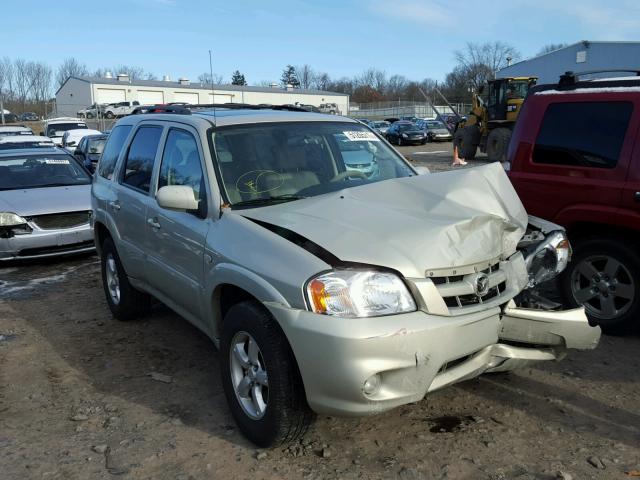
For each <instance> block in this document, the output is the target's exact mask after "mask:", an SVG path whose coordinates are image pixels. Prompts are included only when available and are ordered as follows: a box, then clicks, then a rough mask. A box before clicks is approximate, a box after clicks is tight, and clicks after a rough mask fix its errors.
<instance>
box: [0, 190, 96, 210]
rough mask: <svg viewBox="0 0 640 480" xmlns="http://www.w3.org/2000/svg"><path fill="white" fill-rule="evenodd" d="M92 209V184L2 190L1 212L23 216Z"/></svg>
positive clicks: (0, 196)
mask: <svg viewBox="0 0 640 480" xmlns="http://www.w3.org/2000/svg"><path fill="white" fill-rule="evenodd" d="M81 210H91V185H73V186H67V187H48V188H28V189H23V190H4V191H0V212H12V213H15V214H17V215H20V216H21V217H30V216H34V215H46V214H48V213H61V212H78V211H81Z"/></svg>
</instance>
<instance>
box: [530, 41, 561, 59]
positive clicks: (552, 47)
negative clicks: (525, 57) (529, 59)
mask: <svg viewBox="0 0 640 480" xmlns="http://www.w3.org/2000/svg"><path fill="white" fill-rule="evenodd" d="M568 45H569V44H568V43H550V44H548V45H545V46H544V47H542V48H541V49H540V51H539V52H538V53H536V57H539V56H540V55H544V54H545V53H550V52H554V51H556V50H560V49H561V48H564V47H566V46H568Z"/></svg>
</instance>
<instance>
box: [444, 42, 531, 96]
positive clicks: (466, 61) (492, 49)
mask: <svg viewBox="0 0 640 480" xmlns="http://www.w3.org/2000/svg"><path fill="white" fill-rule="evenodd" d="M454 55H455V59H456V62H457V64H458V66H459V67H461V68H462V69H461V70H459V73H462V72H465V71H466V75H467V78H468V81H469V83H470V84H471V86H472V87H473V88H476V89H477V88H478V87H479V86H480V85H482V84H484V83H485V82H486V81H487V80H490V79H492V78H494V76H495V72H496V71H498V70H500V69H501V68H503V67H506V66H507V64H508V63H509V61H512V60H518V59H519V58H520V53H519V52H518V51H517V50H516V49H515V48H514V47H512V46H511V45H507V44H506V43H502V42H492V43H491V42H488V43H479V44H478V43H470V42H469V43H467V46H466V47H465V49H464V50H458V51H456V52H454Z"/></svg>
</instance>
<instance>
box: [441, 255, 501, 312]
mask: <svg viewBox="0 0 640 480" xmlns="http://www.w3.org/2000/svg"><path fill="white" fill-rule="evenodd" d="M479 273H484V274H485V275H486V276H487V277H488V281H489V288H488V290H487V293H485V294H484V295H478V294H477V292H476V288H475V279H476V278H477V276H478V274H479ZM430 278H431V281H432V282H433V283H434V284H435V285H436V288H437V289H438V293H440V295H441V296H442V299H443V300H444V303H445V304H446V305H447V307H448V308H449V311H450V312H451V313H455V312H460V313H462V311H463V310H464V309H465V308H467V307H472V306H475V305H479V304H482V303H486V302H489V301H491V300H494V299H496V298H498V297H500V295H502V294H503V293H504V292H505V291H506V290H507V278H506V275H505V273H504V272H503V271H501V270H500V263H499V262H497V263H494V264H493V265H490V266H489V268H486V269H484V270H481V271H478V272H475V273H472V274H468V275H451V276H444V277H430Z"/></svg>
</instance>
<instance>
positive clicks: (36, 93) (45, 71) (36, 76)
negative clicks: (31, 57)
mask: <svg viewBox="0 0 640 480" xmlns="http://www.w3.org/2000/svg"><path fill="white" fill-rule="evenodd" d="M52 77H53V71H52V70H51V67H50V66H49V65H47V64H46V63H44V62H36V63H35V64H34V65H33V90H32V93H33V95H32V96H33V100H34V101H35V102H36V103H42V102H46V101H48V100H49V98H51V79H52Z"/></svg>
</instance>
